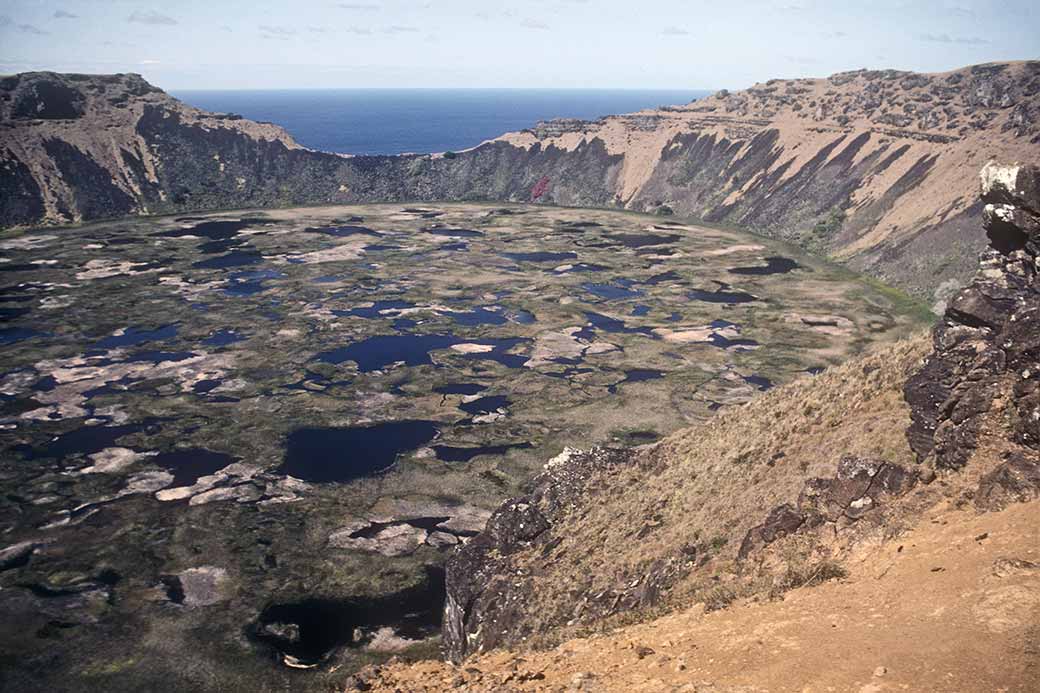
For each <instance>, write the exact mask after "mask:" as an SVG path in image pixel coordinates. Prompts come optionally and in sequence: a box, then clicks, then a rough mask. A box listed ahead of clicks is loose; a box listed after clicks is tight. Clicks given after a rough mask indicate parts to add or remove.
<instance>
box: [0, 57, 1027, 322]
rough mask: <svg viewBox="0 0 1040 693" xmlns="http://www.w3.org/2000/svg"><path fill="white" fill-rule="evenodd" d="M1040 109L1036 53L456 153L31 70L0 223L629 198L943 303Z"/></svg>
mask: <svg viewBox="0 0 1040 693" xmlns="http://www.w3.org/2000/svg"><path fill="white" fill-rule="evenodd" d="M1038 113H1040V61H1029V62H1019V63H991V64H986V65H975V66H972V67H968V68H963V69H960V70H955V71H952V72H948V73H941V74H916V73H912V72H900V71H896V70H880V71H867V70H859V71H855V72H846V73H839V74H835V75H832V76H831V77H829V78H825V79H795V80H770V81H768V82H766V83H764V84H757V85H755V86H753V87H751V88H749V89H746V90H744V91H739V92H732V93H731V92H728V91H725V90H723V91H721V92H719V93H717V94H715V95H714V96H711V97H708V98H705V99H702V100H698V101H695V102H693V103H690V104H686V105H681V106H667V107H661V108H658V109H652V110H647V111H642V112H640V113H635V114H629V115H619V116H609V117H606V118H602V119H599V120H596V121H582V120H574V119H568V120H560V121H552V122H548V123H539V124H538V125H536V126H534V127H532V128H531V129H529V130H525V131H522V132H517V133H509V134H506V135H503V136H501V137H499V138H497V139H495V140H491V141H489V142H485V143H483V144H481V145H480V146H477V147H475V148H473V149H470V150H467V151H464V152H459V153H457V154H453V155H451V156H442V155H405V156H363V157H361V156H359V157H347V156H338V155H333V154H327V153H322V152H315V151H311V150H308V149H305V148H303V147H301V146H300V145H298V144H297V143H296V142H295V141H294V140H293V139H292V138H291V137H290V136H289V135H288V134H287V133H286V132H285V131H284V130H282V129H281V128H279V127H277V126H275V125H272V124H269V123H254V122H252V121H249V120H245V119H243V118H241V117H240V116H236V115H232V114H212V113H205V112H203V111H199V110H198V109H195V108H191V107H189V106H187V105H185V104H183V103H181V102H179V101H177V100H176V99H173V98H172V97H170V96H168V95H166V94H165V93H163V92H162V91H160V90H158V89H156V88H154V87H152V86H151V85H149V84H148V83H147V82H145V81H144V80H143V79H141V78H140V77H139V76H137V75H111V76H86V75H58V74H54V73H26V74H21V75H14V76H11V77H6V78H3V79H2V80H0V162H2V165H0V226H16V225H31V224H40V223H68V222H78V221H84V220H90V219H98V218H105V217H115V216H121V215H126V214H168V213H177V212H184V211H190V210H204V209H218V208H242V207H254V206H260V207H269V206H278V205H287V204H321V203H352V202H375V201H404V200H425V201H429V200H499V201H514V202H520V201H522V202H529V201H533V202H539V203H548V204H561V205H570V206H587V207H624V208H626V209H634V210H640V211H656V212H659V213H662V214H671V213H677V214H681V215H683V216H689V217H694V218H700V219H703V220H706V221H714V222H721V223H727V224H736V225H740V226H744V227H747V228H751V229H753V230H755V231H758V232H760V233H764V234H767V235H772V236H777V237H782V238H784V239H786V240H791V241H794V242H797V243H799V244H801V245H803V246H805V247H808V248H810V249H813V250H815V251H817V252H821V253H827V254H829V255H831V256H833V257H835V258H837V259H839V260H841V261H844V262H847V263H849V264H850V265H851V266H852V267H854V268H857V269H861V270H865V271H868V272H869V273H871V274H873V275H875V276H878V277H880V278H882V279H884V280H886V281H887V282H889V283H892V284H896V285H898V286H900V287H903V288H906V289H909V290H910V291H911V292H914V293H916V294H917V295H920V296H927V297H929V298H930V299H932V300H934V302H935V303H936V304H937V305H941V304H943V302H944V301H945V300H946V299H947V298H948V297H949V296H950V295H951V294H952V293H953V292H954V291H955V289H956V288H957V287H959V286H961V285H963V284H964V283H965V281H966V280H967V279H968V277H969V276H970V273H971V272H972V270H973V268H974V258H975V256H976V254H977V253H978V251H979V250H981V248H982V245H981V241H980V240H979V237H978V235H977V234H975V233H974V219H975V217H976V216H977V214H978V212H979V209H980V205H979V203H978V202H977V199H976V196H975V194H974V192H973V191H972V189H971V186H970V183H967V181H970V180H971V178H972V176H973V175H974V172H975V171H977V170H978V169H979V168H980V167H981V166H982V165H983V164H984V163H985V162H986V160H987V158H988V157H994V158H998V159H1005V160H1010V159H1013V158H1015V157H1024V158H1026V159H1029V158H1035V157H1036V156H1037V155H1040V129H1038V127H1040V126H1038V125H1037V122H1038V119H1037V114H1038ZM937 248H941V249H942V250H941V252H937V250H936V249H937Z"/></svg>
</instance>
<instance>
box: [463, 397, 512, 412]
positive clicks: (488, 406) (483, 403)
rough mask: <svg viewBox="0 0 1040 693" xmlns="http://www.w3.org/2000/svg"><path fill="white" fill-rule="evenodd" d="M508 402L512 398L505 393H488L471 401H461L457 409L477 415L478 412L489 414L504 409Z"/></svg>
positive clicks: (510, 401) (510, 402)
mask: <svg viewBox="0 0 1040 693" xmlns="http://www.w3.org/2000/svg"><path fill="white" fill-rule="evenodd" d="M510 404H512V400H510V399H509V398H508V397H506V396H505V395H489V396H487V397H481V398H480V399H475V400H473V401H472V402H463V403H462V404H460V405H459V409H461V410H462V411H464V412H466V413H467V414H469V415H471V416H477V415H478V414H490V413H491V412H494V411H498V410H499V409H505V408H506V407H508V406H509V405H510Z"/></svg>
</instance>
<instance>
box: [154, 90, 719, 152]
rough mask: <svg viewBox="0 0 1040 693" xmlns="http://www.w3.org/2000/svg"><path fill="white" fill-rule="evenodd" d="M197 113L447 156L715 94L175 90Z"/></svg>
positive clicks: (314, 143)
mask: <svg viewBox="0 0 1040 693" xmlns="http://www.w3.org/2000/svg"><path fill="white" fill-rule="evenodd" d="M172 93H173V95H174V96H176V97H177V98H179V99H181V100H182V101H185V102H186V103H189V104H191V105H192V106H195V107H197V108H201V109H204V110H207V111H216V112H223V113H237V114H239V115H242V116H245V117H246V118H249V119H251V120H263V121H270V122H272V123H277V124H278V125H281V126H282V127H284V128H285V129H286V130H288V131H289V133H290V134H292V136H293V137H294V138H296V141H298V142H300V143H301V144H303V145H304V146H306V147H310V148H312V149H320V150H323V151H329V152H339V153H342V154H401V153H403V152H420V153H427V152H444V151H457V150H461V149H467V148H469V147H474V146H476V145H478V144H480V143H481V142H483V141H484V140H486V139H490V138H492V137H496V136H498V135H500V134H502V133H504V132H510V131H514V130H521V129H523V128H526V127H531V126H532V125H534V124H535V123H536V122H538V121H539V120H549V119H552V118H586V119H593V118H598V117H600V116H604V115H611V114H615V113H628V112H631V111H638V110H640V109H643V108H649V107H655V106H662V105H677V104H683V103H688V102H689V101H692V100H693V99H695V98H700V97H702V96H705V95H707V94H708V93H710V92H707V91H703V90H696V89H686V90H613V89H576V90H565V89H318V90H311V89H284V90H262V91H261V90H256V91H252V90H250V91H174V92H172Z"/></svg>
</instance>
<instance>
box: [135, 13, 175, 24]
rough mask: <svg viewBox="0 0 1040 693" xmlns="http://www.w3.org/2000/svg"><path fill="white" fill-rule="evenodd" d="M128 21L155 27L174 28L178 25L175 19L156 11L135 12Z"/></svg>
mask: <svg viewBox="0 0 1040 693" xmlns="http://www.w3.org/2000/svg"><path fill="white" fill-rule="evenodd" d="M126 21H128V22H133V23H135V24H151V25H153V26H173V25H174V24H177V23H178V22H177V20H176V19H174V18H173V17H171V16H169V15H166V14H162V13H161V12H155V11H154V10H145V11H137V12H133V13H132V14H131V15H130V16H129V17H127V18H126Z"/></svg>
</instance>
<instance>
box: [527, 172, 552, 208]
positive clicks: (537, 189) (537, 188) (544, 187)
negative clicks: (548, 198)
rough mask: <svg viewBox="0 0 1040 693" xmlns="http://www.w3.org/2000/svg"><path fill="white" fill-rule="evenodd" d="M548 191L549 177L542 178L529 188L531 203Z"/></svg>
mask: <svg viewBox="0 0 1040 693" xmlns="http://www.w3.org/2000/svg"><path fill="white" fill-rule="evenodd" d="M548 190H549V176H542V177H541V178H540V179H539V180H538V182H537V183H535V184H534V187H533V188H531V201H532V202H534V201H535V200H537V199H539V198H540V197H541V196H542V195H544V194H545V193H546V192H547V191H548Z"/></svg>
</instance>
